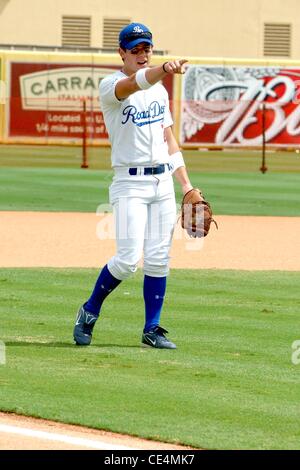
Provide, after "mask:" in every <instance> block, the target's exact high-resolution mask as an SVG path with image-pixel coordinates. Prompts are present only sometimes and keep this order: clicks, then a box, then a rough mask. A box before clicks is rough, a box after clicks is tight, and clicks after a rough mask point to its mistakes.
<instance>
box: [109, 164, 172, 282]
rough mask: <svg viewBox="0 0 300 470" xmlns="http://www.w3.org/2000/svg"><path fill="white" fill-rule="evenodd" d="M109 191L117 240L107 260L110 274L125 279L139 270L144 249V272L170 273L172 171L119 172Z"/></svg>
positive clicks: (151, 273)
mask: <svg viewBox="0 0 300 470" xmlns="http://www.w3.org/2000/svg"><path fill="white" fill-rule="evenodd" d="M126 173H127V174H126ZM109 193H110V203H111V204H112V205H113V209H114V217H115V226H116V242H117V253H116V255H115V256H113V257H112V258H111V259H110V260H109V262H108V269H109V271H110V272H111V274H112V275H113V276H114V277H115V278H117V279H120V280H124V279H126V278H127V277H129V276H130V275H131V274H133V273H134V272H135V271H136V270H137V265H138V263H139V261H140V259H141V258H142V255H143V252H144V273H145V274H146V275H148V276H152V277H164V276H167V275H168V274H169V251H170V247H171V242H172V236H173V231H174V226H175V223H176V201H175V194H174V185H173V178H172V176H171V173H170V172H167V173H163V174H162V175H155V176H152V175H147V176H144V175H143V176H130V175H128V172H124V171H123V172H122V171H120V172H118V171H116V176H115V177H114V179H113V183H112V184H111V186H110V189H109Z"/></svg>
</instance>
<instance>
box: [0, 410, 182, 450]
mask: <svg viewBox="0 0 300 470" xmlns="http://www.w3.org/2000/svg"><path fill="white" fill-rule="evenodd" d="M8 449H9V450H85V449H86V450H96V449H97V450H141V449H142V450H172V449H173V450H176V449H177V450H180V449H188V447H183V446H179V445H175V444H174V445H173V444H164V443H162V442H155V441H149V440H146V439H139V438H135V437H132V436H128V435H121V434H115V433H111V432H104V431H98V430H96V429H90V428H85V427H83V426H73V425H70V424H64V423H56V422H54V421H47V420H43V419H35V418H29V417H24V416H19V415H15V414H7V413H0V450H8Z"/></svg>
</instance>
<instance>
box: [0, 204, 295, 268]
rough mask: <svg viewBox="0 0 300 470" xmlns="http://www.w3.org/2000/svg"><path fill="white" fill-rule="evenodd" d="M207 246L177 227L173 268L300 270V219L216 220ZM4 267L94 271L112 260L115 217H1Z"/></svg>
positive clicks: (0, 247) (18, 214) (40, 214)
mask: <svg viewBox="0 0 300 470" xmlns="http://www.w3.org/2000/svg"><path fill="white" fill-rule="evenodd" d="M217 221H218V224H219V230H216V229H215V227H214V226H212V228H211V232H210V233H209V236H208V237H206V238H205V239H204V240H203V239H202V240H194V239H190V238H188V237H187V236H186V235H185V232H183V231H182V229H181V228H180V226H179V224H177V227H176V230H175V234H174V241H173V246H172V250H171V257H172V258H171V268H187V269H200V268H206V269H209V268H217V269H247V270H290V271H299V270H300V237H299V233H300V217H254V216H251V217H250V216H249V217H247V216H217ZM0 227H1V228H3V227H4V228H5V229H4V230H3V229H2V230H0V266H1V267H95V268H99V267H101V266H102V265H103V264H105V263H106V262H107V260H108V259H109V258H110V257H111V256H112V255H113V254H114V251H115V240H114V239H113V234H114V228H113V221H112V216H111V214H98V215H96V214H90V213H89V214H87V213H54V212H52V213H51V212H0Z"/></svg>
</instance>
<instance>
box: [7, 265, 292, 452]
mask: <svg viewBox="0 0 300 470" xmlns="http://www.w3.org/2000/svg"><path fill="white" fill-rule="evenodd" d="M96 276H97V271H95V270H80V269H77V270H71V269H66V270H64V269H60V270H58V269H57V270H55V269H51V270H50V269H49V270H38V269H27V270H26V269H16V270H10V269H1V270H0V294H1V299H2V300H1V304H0V315H1V324H2V325H1V338H2V340H3V341H4V342H5V343H6V347H7V364H6V366H1V367H0V384H1V388H0V403H1V409H2V410H8V411H15V412H17V413H21V414H26V415H32V416H39V417H44V418H49V419H54V420H59V421H64V422H68V423H78V424H84V425H87V426H91V427H95V428H100V429H107V430H112V431H118V432H124V433H130V434H133V435H139V436H143V437H147V438H151V439H159V440H163V441H170V442H180V443H182V444H189V445H192V446H196V447H199V448H209V449H241V448H243V449H254V448H256V449H266V448H270V449H296V448H299V439H300V432H299V420H300V408H299V386H300V378H299V367H300V366H298V367H297V366H295V365H293V364H292V363H291V353H292V349H291V345H292V342H293V341H294V340H295V339H297V332H299V313H300V311H299V310H300V302H299V282H300V273H283V272H234V271H222V272H218V271H214V270H211V271H209V270H208V271H198V272H195V271H193V272H188V271H174V272H173V275H172V276H171V277H170V280H169V287H168V296H167V299H166V303H165V309H164V315H163V322H162V324H163V325H165V326H166V327H167V328H169V330H170V338H171V339H173V340H174V341H175V342H176V343H177V345H178V349H177V350H176V351H159V350H144V349H142V348H141V347H140V336H141V330H142V326H143V302H142V296H141V289H142V276H141V275H137V276H135V277H134V278H133V279H130V280H129V281H126V282H125V283H124V284H121V286H119V288H118V289H117V290H116V291H115V292H114V293H113V294H112V296H111V298H110V299H108V300H107V302H106V303H105V304H104V306H103V311H102V317H101V319H100V320H99V321H98V323H97V325H96V328H95V333H94V341H93V344H92V346H90V347H88V348H84V347H83V348H82V347H81V348H80V347H76V346H75V345H73V344H72V328H73V323H74V317H75V311H76V309H77V307H78V305H79V304H80V303H81V302H82V300H83V299H85V297H86V296H87V295H88V293H89V287H90V286H91V284H92V283H93V281H94V279H95V278H96ZM125 299H126V301H125ZM298 336H299V335H298Z"/></svg>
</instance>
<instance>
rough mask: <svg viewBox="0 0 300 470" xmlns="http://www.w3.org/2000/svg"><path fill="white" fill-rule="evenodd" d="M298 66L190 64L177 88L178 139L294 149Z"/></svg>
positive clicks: (299, 141)
mask: <svg viewBox="0 0 300 470" xmlns="http://www.w3.org/2000/svg"><path fill="white" fill-rule="evenodd" d="M299 87H300V68H298V69H296V68H282V67H268V68H265V67H264V68H263V67H246V66H244V67H223V66H219V67H218V66H203V65H192V66H189V67H188V68H187V71H186V74H185V76H184V80H183V84H182V110H181V124H180V140H181V143H182V144H185V145H188V144H191V145H195V144H199V145H204V144H207V145H212V146H214V145H215V146H260V145H261V144H262V139H263V127H262V122H263V119H262V113H263V112H264V114H265V120H264V121H265V139H266V144H267V145H270V146H284V147H286V146H299V145H300V88H299Z"/></svg>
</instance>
